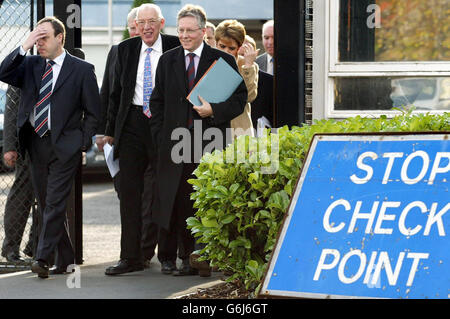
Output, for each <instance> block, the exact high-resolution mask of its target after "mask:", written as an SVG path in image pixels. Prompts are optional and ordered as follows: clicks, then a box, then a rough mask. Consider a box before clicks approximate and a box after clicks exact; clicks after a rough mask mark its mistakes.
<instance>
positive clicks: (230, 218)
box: [220, 214, 236, 224]
mask: <svg viewBox="0 0 450 319" xmlns="http://www.w3.org/2000/svg"><path fill="white" fill-rule="evenodd" d="M235 219H236V215H233V214H229V215H225V216H222V217H220V222H221V223H222V224H229V223H231V222H232V221H233V220H235Z"/></svg>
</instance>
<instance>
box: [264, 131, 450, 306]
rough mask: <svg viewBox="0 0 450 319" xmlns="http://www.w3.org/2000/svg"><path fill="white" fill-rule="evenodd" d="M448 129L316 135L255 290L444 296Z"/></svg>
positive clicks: (448, 273)
mask: <svg viewBox="0 0 450 319" xmlns="http://www.w3.org/2000/svg"><path fill="white" fill-rule="evenodd" d="M449 137H450V135H449V134H420V135H334V136H331V135H318V136H315V137H314V139H313V141H312V142H311V147H310V150H309V153H308V156H307V158H306V160H305V164H304V167H303V169H302V173H301V175H300V178H299V181H298V184H297V187H296V190H295V192H294V194H293V197H292V200H291V205H290V207H289V211H288V213H287V216H286V219H285V222H284V224H283V226H282V229H281V232H280V236H279V238H278V241H277V244H276V247H275V249H274V253H273V256H272V260H271V262H270V264H269V268H268V270H267V273H266V276H265V279H264V281H263V285H262V289H261V295H262V296H264V295H273V296H287V297H309V298H325V297H336V298H342V297H361V298H420V299H422V298H439V299H443V298H445V299H446V298H449V297H450V240H449V238H450V237H449V234H448V233H449V232H450V227H449V225H450V213H448V212H449V210H450V201H449V199H450V185H449V184H450V183H449V181H450V142H449V140H448V139H449Z"/></svg>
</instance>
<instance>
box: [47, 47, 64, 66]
mask: <svg viewBox="0 0 450 319" xmlns="http://www.w3.org/2000/svg"><path fill="white" fill-rule="evenodd" d="M65 57H66V50H65V49H63V52H62V53H61V54H60V55H58V56H57V57H56V58H55V59H54V60H53V62H55V64H58V65H59V66H62V64H63V62H64V58H65ZM47 62H48V59H47Z"/></svg>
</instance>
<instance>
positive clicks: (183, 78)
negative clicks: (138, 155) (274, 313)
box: [150, 5, 247, 275]
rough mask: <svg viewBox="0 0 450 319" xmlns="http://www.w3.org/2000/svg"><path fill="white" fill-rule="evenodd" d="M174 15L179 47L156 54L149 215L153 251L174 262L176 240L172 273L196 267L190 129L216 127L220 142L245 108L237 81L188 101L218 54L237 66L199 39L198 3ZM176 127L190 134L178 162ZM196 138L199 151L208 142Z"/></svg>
mask: <svg viewBox="0 0 450 319" xmlns="http://www.w3.org/2000/svg"><path fill="white" fill-rule="evenodd" d="M177 20H178V37H179V39H180V42H181V45H182V46H181V47H178V48H175V49H173V50H170V51H168V52H166V53H164V54H163V56H162V57H161V59H160V61H159V64H158V69H157V73H156V84H155V88H154V90H153V93H152V96H151V101H150V110H151V112H152V118H151V120H150V124H151V131H152V136H153V140H154V141H155V143H156V144H157V148H158V167H157V170H156V173H157V179H156V180H157V191H158V196H157V201H156V203H155V209H154V212H153V217H154V218H153V220H154V221H155V222H157V223H158V225H159V226H160V240H159V242H160V244H159V246H158V254H159V255H161V256H164V257H165V261H166V262H170V263H173V264H174V263H175V260H176V257H177V256H176V244H177V239H178V245H179V246H178V249H179V251H178V257H179V258H180V259H182V261H183V264H182V267H181V268H180V269H179V271H178V272H176V273H175V275H195V274H196V273H197V272H196V269H193V268H191V266H190V265H189V256H190V254H191V253H192V252H193V250H194V244H195V241H194V238H193V236H192V234H191V233H190V231H189V230H188V229H187V228H186V218H188V217H191V216H193V214H194V211H193V202H192V201H191V200H190V193H191V192H192V191H193V189H192V185H190V184H188V182H187V180H188V179H189V178H192V172H193V171H194V169H195V168H196V167H197V165H198V164H197V163H198V162H199V160H200V158H198V157H197V158H196V157H195V156H194V150H195V149H196V148H198V146H197V147H196V146H194V145H193V140H194V131H195V130H197V131H196V132H195V135H199V136H203V133H204V131H205V130H207V129H208V128H215V130H216V131H218V130H219V131H220V132H221V133H222V138H223V146H225V140H226V137H227V135H226V134H227V133H226V129H227V128H230V121H231V120H232V119H233V118H235V117H236V116H238V115H239V114H241V113H242V112H243V111H244V106H245V103H246V101H247V89H246V87H245V84H244V82H242V83H241V84H240V85H239V86H238V88H237V89H236V90H235V91H234V93H233V94H232V95H231V96H230V97H229V98H228V99H227V100H226V101H224V102H221V103H211V104H210V103H208V102H207V101H205V100H204V99H202V98H200V100H201V101H202V105H198V106H193V105H192V104H191V103H190V102H189V101H188V100H187V99H186V96H187V95H188V93H189V91H190V89H191V88H192V87H193V86H194V85H195V83H196V82H197V81H198V80H199V79H200V78H201V77H202V76H203V75H204V74H205V72H206V71H207V69H208V68H209V67H210V66H211V64H212V63H213V62H214V61H215V60H217V59H219V58H220V57H222V58H223V59H224V60H225V61H226V62H227V63H228V64H230V65H231V66H232V67H233V68H234V69H235V70H236V71H238V67H237V65H236V61H235V59H234V57H233V56H231V55H229V54H227V53H225V52H223V51H220V50H217V49H214V48H211V47H210V46H209V45H207V44H206V43H204V42H203V38H204V35H205V33H206V27H205V25H206V14H205V12H204V10H203V9H202V8H201V7H199V6H194V5H186V6H185V7H184V8H182V9H181V10H180V12H179V13H178V17H177ZM238 72H239V71H238ZM179 128H184V131H186V130H187V129H189V132H190V136H191V138H189V139H188V140H182V141H181V143H183V144H186V148H184V150H188V149H189V151H188V152H189V157H190V158H189V159H188V160H187V161H182V162H181V163H177V162H176V161H174V159H173V158H172V157H171V153H172V148H173V147H174V145H176V144H178V143H180V142H178V141H176V140H174V139H172V133H173V132H174V130H175V129H179ZM228 138H229V137H228ZM200 142H201V143H202V145H199V147H200V148H201V150H203V149H204V146H205V145H206V144H207V143H210V141H203V140H201V141H200ZM199 155H200V156H201V155H202V154H199Z"/></svg>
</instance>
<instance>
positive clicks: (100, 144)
mask: <svg viewBox="0 0 450 319" xmlns="http://www.w3.org/2000/svg"><path fill="white" fill-rule="evenodd" d="M95 144H97V148H98V150H99V151H100V152H103V145H105V141H104V136H103V135H98V136H96V137H95Z"/></svg>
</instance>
